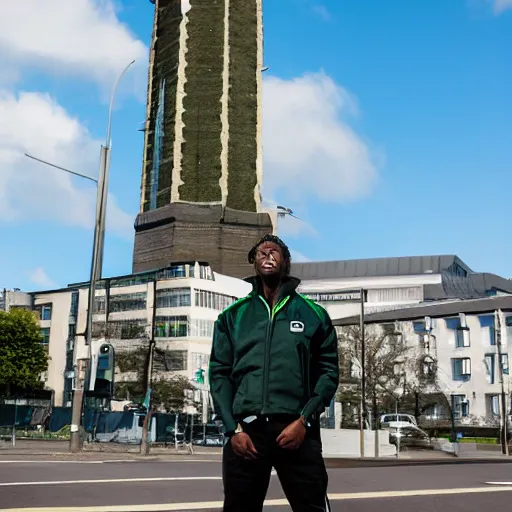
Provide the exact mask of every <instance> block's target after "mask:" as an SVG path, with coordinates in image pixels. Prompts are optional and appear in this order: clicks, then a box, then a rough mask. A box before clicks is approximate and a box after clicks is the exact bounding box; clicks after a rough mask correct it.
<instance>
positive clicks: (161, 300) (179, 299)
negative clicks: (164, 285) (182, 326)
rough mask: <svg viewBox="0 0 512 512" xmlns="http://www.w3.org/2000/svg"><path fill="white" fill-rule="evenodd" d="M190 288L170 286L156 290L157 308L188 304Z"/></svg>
mask: <svg viewBox="0 0 512 512" xmlns="http://www.w3.org/2000/svg"><path fill="white" fill-rule="evenodd" d="M190 295H191V291H190V288H170V289H165V290H157V292H156V307H157V308H181V307H187V306H190Z"/></svg>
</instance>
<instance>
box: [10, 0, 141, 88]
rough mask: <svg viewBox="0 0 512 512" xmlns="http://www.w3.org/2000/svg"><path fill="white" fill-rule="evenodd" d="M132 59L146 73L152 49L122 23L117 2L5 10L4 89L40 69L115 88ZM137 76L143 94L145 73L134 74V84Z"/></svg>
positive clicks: (14, 5)
mask: <svg viewBox="0 0 512 512" xmlns="http://www.w3.org/2000/svg"><path fill="white" fill-rule="evenodd" d="M149 8H150V5H148V9H149ZM132 59H136V60H137V65H138V66H139V69H140V70H141V71H142V70H144V69H145V68H146V66H147V48H146V46H145V45H144V44H143V43H142V42H141V41H140V40H138V39H137V38H136V37H135V36H134V35H133V34H132V33H131V32H130V31H129V29H128V28H127V27H126V26H125V25H123V24H122V23H121V22H120V21H119V19H118V18H117V16H116V12H115V9H114V1H113V0H44V1H41V0H19V1H16V2H6V3H5V4H4V5H3V6H2V16H0V62H2V76H1V78H0V80H2V81H3V83H4V84H5V83H6V82H7V81H9V82H11V81H13V80H15V79H16V78H18V77H19V76H20V74H21V73H22V71H23V70H24V69H30V70H31V71H33V70H34V69H36V70H39V71H43V72H44V73H48V72H52V73H56V74H59V75H61V74H65V75H76V76H80V77H85V78H90V79H93V80H95V81H97V82H99V83H101V84H102V85H107V86H110V85H111V84H112V82H113V80H114V78H115V76H116V75H117V73H119V72H120V70H121V69H122V68H124V67H125V66H126V65H127V64H128V62H130V61H131V60H132ZM134 76H137V78H136V80H137V82H136V84H135V85H134V86H135V87H137V91H138V90H139V88H140V85H141V83H140V81H141V80H142V81H144V79H145V77H144V73H138V74H136V75H132V80H134ZM132 85H133V82H132Z"/></svg>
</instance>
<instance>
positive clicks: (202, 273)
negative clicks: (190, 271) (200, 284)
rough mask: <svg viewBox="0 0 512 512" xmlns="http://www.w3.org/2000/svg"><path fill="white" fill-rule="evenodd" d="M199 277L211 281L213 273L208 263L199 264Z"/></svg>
mask: <svg viewBox="0 0 512 512" xmlns="http://www.w3.org/2000/svg"><path fill="white" fill-rule="evenodd" d="M199 279H208V280H210V281H213V273H212V269H211V267H210V265H199Z"/></svg>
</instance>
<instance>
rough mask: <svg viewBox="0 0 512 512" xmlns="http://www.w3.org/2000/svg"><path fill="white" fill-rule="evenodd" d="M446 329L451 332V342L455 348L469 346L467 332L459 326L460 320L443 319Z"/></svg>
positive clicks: (457, 318)
mask: <svg viewBox="0 0 512 512" xmlns="http://www.w3.org/2000/svg"><path fill="white" fill-rule="evenodd" d="M445 322H446V328H447V329H448V330H449V331H452V337H453V341H454V343H455V346H456V347H457V348H464V347H469V346H470V339H469V331H468V330H467V329H463V328H462V326H461V324H460V318H459V317H456V318H445Z"/></svg>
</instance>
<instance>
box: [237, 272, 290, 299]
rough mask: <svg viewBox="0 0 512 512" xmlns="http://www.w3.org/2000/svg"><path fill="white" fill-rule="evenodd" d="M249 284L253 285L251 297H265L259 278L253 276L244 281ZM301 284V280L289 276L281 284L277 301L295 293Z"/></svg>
mask: <svg viewBox="0 0 512 512" xmlns="http://www.w3.org/2000/svg"><path fill="white" fill-rule="evenodd" d="M244 281H246V282H247V283H250V284H251V285H252V292H251V295H263V285H262V282H261V278H260V277H259V276H257V275H256V276H251V277H247V278H245V279H244ZM299 284H300V279H298V278H296V277H291V276H287V277H285V279H284V280H283V282H282V283H281V287H280V288H279V291H278V292H277V297H276V298H277V300H281V299H284V298H285V297H288V296H290V295H292V294H293V293H295V291H296V290H297V288H298V286H299Z"/></svg>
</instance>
